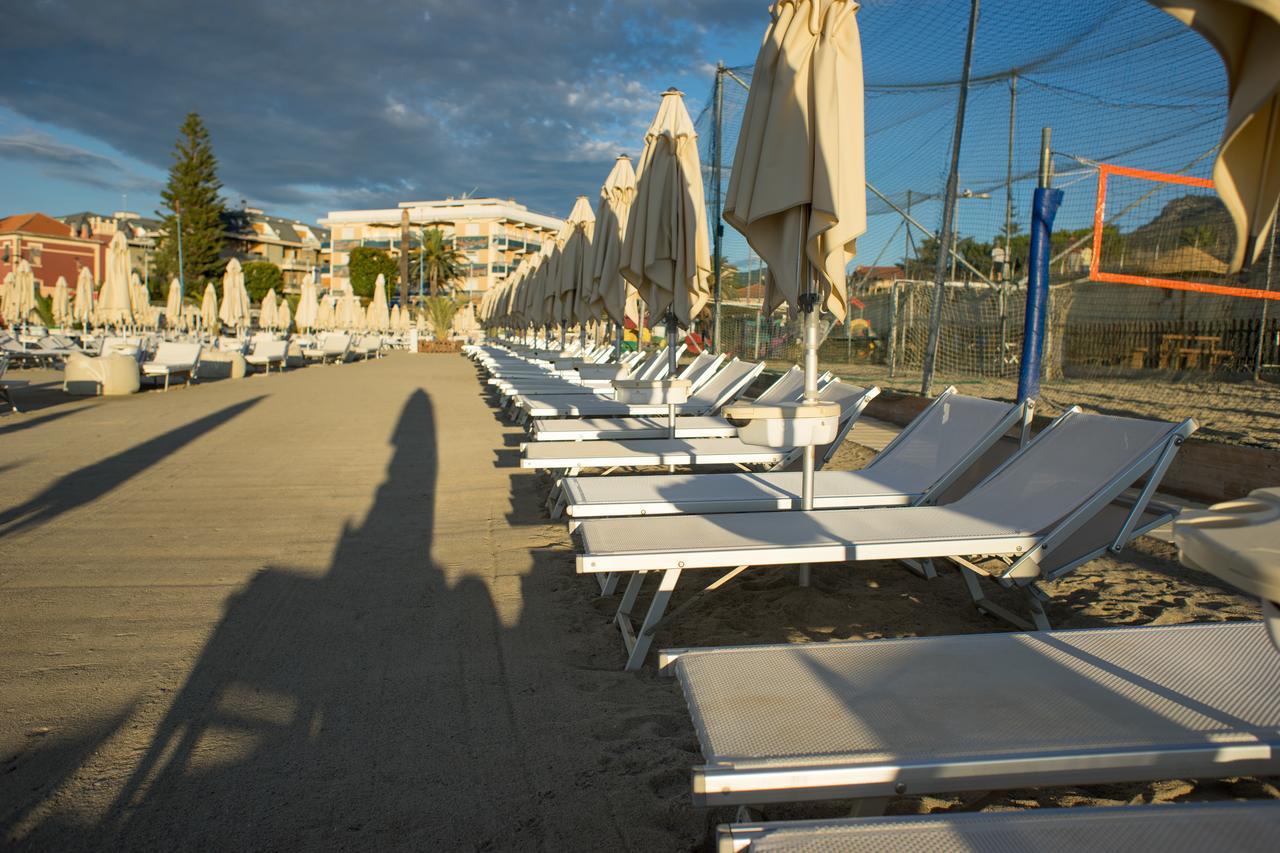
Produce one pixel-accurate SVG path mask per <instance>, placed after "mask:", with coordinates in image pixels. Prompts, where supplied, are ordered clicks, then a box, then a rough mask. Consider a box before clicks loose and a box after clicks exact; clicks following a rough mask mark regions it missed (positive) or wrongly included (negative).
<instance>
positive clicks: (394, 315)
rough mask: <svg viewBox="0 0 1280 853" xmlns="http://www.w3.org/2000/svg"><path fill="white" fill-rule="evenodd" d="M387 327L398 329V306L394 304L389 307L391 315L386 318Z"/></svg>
mask: <svg viewBox="0 0 1280 853" xmlns="http://www.w3.org/2000/svg"><path fill="white" fill-rule="evenodd" d="M387 328H389V329H391V330H393V331H396V332H398V331H400V306H399V305H395V306H393V307H392V308H391V316H390V317H389V318H388V320H387Z"/></svg>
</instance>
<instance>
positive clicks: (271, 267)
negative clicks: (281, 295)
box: [244, 261, 284, 302]
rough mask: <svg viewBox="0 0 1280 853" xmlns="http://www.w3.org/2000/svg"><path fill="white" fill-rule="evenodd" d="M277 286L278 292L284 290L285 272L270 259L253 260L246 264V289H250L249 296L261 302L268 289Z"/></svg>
mask: <svg viewBox="0 0 1280 853" xmlns="http://www.w3.org/2000/svg"><path fill="white" fill-rule="evenodd" d="M273 287H274V288H275V289H276V291H277V292H279V291H281V290H284V273H282V272H281V271H280V268H279V267H278V266H276V265H275V264H273V263H271V262H270V261H251V262H249V263H247V264H245V265H244V289H245V290H247V291H249V298H250V299H252V300H253V301H254V302H261V301H262V297H264V296H266V295H267V291H268V290H270V289H271V288H273Z"/></svg>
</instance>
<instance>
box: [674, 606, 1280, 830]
mask: <svg viewBox="0 0 1280 853" xmlns="http://www.w3.org/2000/svg"><path fill="white" fill-rule="evenodd" d="M660 665H661V666H662V667H663V671H664V672H667V673H670V674H673V675H674V676H675V677H676V678H677V679H678V681H679V683H680V686H681V688H682V689H683V691H684V696H685V701H686V703H687V704H688V707H689V712H690V714H691V716H692V718H693V721H694V727H695V729H696V730H697V735H698V741H699V744H700V746H701V751H702V761H703V763H702V765H700V766H698V767H695V768H694V770H693V790H692V795H693V802H694V804H696V805H700V806H743V805H746V806H750V805H754V804H763V803H784V802H798V801H813V800H824V799H846V798H855V799H870V800H875V799H879V798H885V797H892V796H895V795H902V794H908V795H917V796H918V795H927V794H930V793H941V792H953V793H962V792H974V791H992V790H1005V789H1009V788H1022V787H1042V786H1049V785H1090V784H1103V783H1111V782H1140V781H1147V780H1159V779H1180V778H1209V779H1216V778H1222V777H1226V776H1248V775H1254V774H1257V775H1274V774H1276V773H1278V772H1280V654H1277V653H1276V652H1275V650H1274V649H1273V648H1272V647H1271V644H1270V642H1269V641H1268V640H1267V636H1266V632H1265V629H1264V628H1263V626H1262V624H1261V623H1259V622H1216V623H1197V624H1187V625H1145V626H1138V627H1132V626H1126V627H1119V628H1089V629H1077V630H1070V631H1044V632H1032V633H991V634H968V635H959V636H940V637H909V638H903V639H886V640H862V641H852V642H850V641H840V642H831V643H802V644H791V645H762V646H740V647H735V648H718V649H689V650H667V651H664V652H663V653H662V655H661V657H660ZM870 810H871V809H867V810H866V811H870Z"/></svg>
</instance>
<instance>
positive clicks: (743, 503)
mask: <svg viewBox="0 0 1280 853" xmlns="http://www.w3.org/2000/svg"><path fill="white" fill-rule="evenodd" d="M1030 412H1031V407H1030V406H1020V405H1017V404H1012V403H1001V402H997V401H995V400H984V399H982V398H979V397H966V396H964V395H962V394H957V393H956V389H955V388H948V389H946V390H945V391H943V392H942V393H941V394H939V395H938V396H937V397H936V398H934V400H933V401H932V402H931V403H930V404H929V405H928V406H927V407H926V408H925V409H924V411H922V412H921V413H920V414H919V415H918V416H917V417H916V418H915V419H914V420H913V421H912V422H911V423H910V424H909V425H908V426H907V427H906V428H905V429H904V430H902V431H901V432H900V433H898V435H897V436H896V437H895V438H894V439H893V441H891V442H890V443H889V444H888V445H887V446H886V447H885V448H884V449H883V450H881V451H880V453H879V454H877V456H876V458H875V459H874V460H872V462H871V464H870V465H868V466H866V467H865V468H863V469H861V470H859V471H820V472H818V474H817V476H815V478H814V484H813V488H814V496H813V497H814V504H813V505H814V509H844V508H854V507H871V506H918V505H921V504H930V503H936V498H937V496H938V495H940V494H942V493H943V492H944V491H945V490H946V489H947V488H948V487H949V486H950V485H951V484H952V483H954V482H955V481H956V479H957V478H959V476H960V475H961V474H963V473H964V472H965V471H967V470H968V469H969V468H970V466H972V465H973V464H974V463H975V462H976V461H977V460H978V459H979V458H980V457H981V456H982V455H983V454H984V453H986V452H987V450H989V449H990V448H991V446H992V445H993V444H995V443H996V442H997V441H998V440H999V439H1000V437H1001V436H1002V435H1004V434H1005V433H1006V432H1008V431H1009V429H1010V427H1012V426H1013V425H1015V424H1017V423H1022V422H1025V421H1026V419H1027V417H1028V416H1029V414H1030ZM550 423H558V421H551V422H550ZM801 481H802V475H801V473H800V472H799V471H772V472H763V473H731V474H653V475H624V476H619V477H570V478H566V479H565V480H564V481H563V482H562V483H561V489H562V491H563V495H564V497H563V501H562V503H563V506H564V510H565V514H566V515H568V516H569V518H570V519H571V526H572V527H576V526H577V522H580V521H581V520H582V519H586V518H606V517H623V516H639V515H685V514H706V513H720V512H767V511H777V510H789V509H799V508H800V491H801ZM553 517H556V516H555V515H554V514H553Z"/></svg>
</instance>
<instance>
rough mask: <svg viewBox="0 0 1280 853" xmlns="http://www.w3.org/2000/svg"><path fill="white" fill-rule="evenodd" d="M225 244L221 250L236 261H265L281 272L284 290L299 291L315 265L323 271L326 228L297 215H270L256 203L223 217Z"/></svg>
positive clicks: (231, 211) (326, 240)
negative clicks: (290, 216) (292, 216)
mask: <svg viewBox="0 0 1280 853" xmlns="http://www.w3.org/2000/svg"><path fill="white" fill-rule="evenodd" d="M223 221H224V222H225V223H226V236H227V244H226V250H225V252H224V254H227V255H228V256H234V257H236V258H237V259H239V261H240V262H241V263H242V264H244V263H250V262H252V261H267V262H269V263H273V264H275V265H276V266H278V267H279V268H280V271H281V272H282V273H283V274H284V289H285V292H286V293H298V292H301V290H302V282H303V281H304V280H305V279H306V278H307V277H308V276H310V275H312V271H313V270H315V269H316V268H319V269H320V273H321V275H323V274H324V272H325V268H324V267H325V259H324V250H325V246H326V244H327V243H328V241H329V231H328V229H326V228H321V227H317V226H315V225H308V224H307V223H305V222H300V221H298V220H296V219H284V218H283V217H279V216H269V215H267V214H266V213H263V212H262V211H261V210H260V209H258V208H256V207H243V208H240V209H238V210H229V211H227V213H226V214H225V215H224V217H223Z"/></svg>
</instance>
